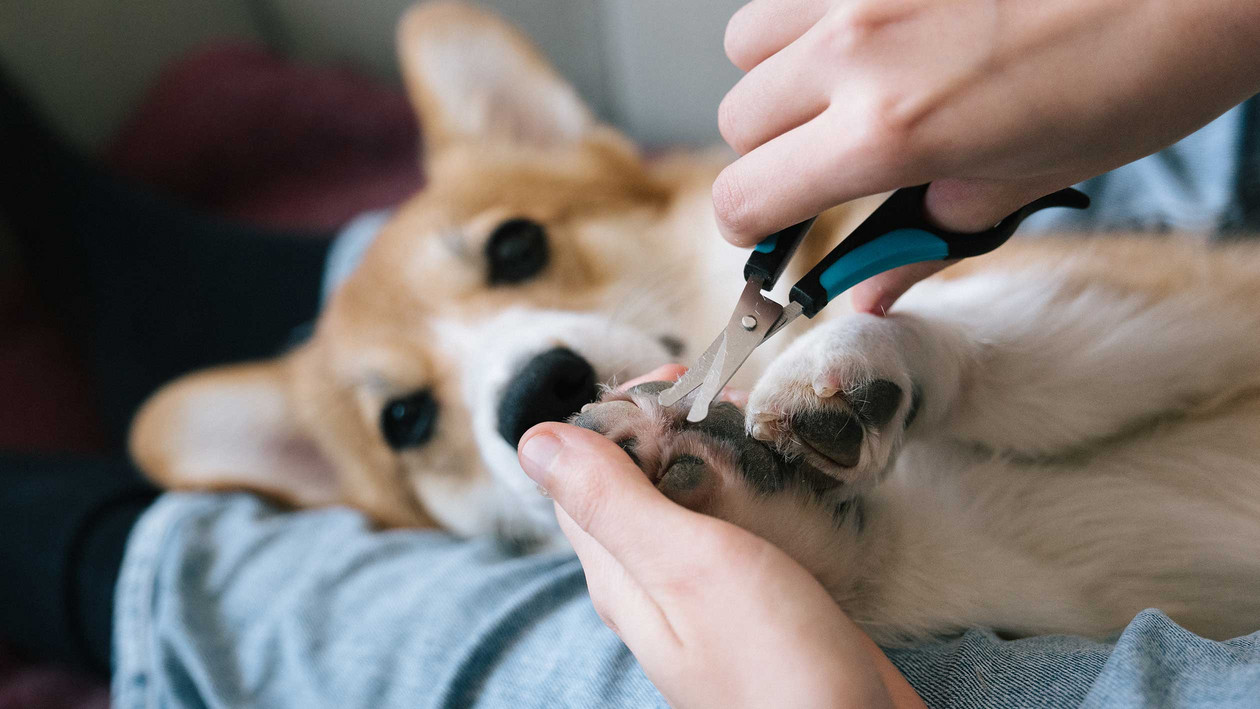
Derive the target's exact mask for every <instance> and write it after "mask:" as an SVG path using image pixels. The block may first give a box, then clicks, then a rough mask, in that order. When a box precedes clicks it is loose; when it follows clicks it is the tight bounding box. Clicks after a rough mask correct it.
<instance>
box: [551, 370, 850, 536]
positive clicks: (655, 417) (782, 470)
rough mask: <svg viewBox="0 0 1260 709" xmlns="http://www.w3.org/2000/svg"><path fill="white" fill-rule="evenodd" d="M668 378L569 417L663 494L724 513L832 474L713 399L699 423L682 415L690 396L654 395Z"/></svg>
mask: <svg viewBox="0 0 1260 709" xmlns="http://www.w3.org/2000/svg"><path fill="white" fill-rule="evenodd" d="M669 386H670V383H669V382H648V383H646V384H640V385H639V386H637V387H634V388H632V389H630V390H628V391H625V392H609V393H607V394H605V396H604V397H603V399H601V401H599V402H597V403H594V404H587V406H586V407H585V408H583V410H582V412H581V413H580V414H578V415H577V416H575V417H574V418H573V419H572V423H573V424H574V425H577V426H581V427H583V428H586V429H590V430H592V431H595V432H597V433H599V434H601V435H603V436H604V437H606V438H608V439H610V440H612V441H614V442H616V443H617V445H619V446H621V448H622V449H623V450H624V451H625V452H626V454H627V455H629V456H630V458H631V460H633V461H634V462H635V464H636V465H638V466H639V467H640V468H641V469H642V470H643V472H644V473H645V474H646V475H647V476H648V479H650V480H651V481H652V482H653V484H655V485H656V487H657V489H659V490H660V491H661V492H662V493H664V494H665V496H667V497H669V498H670V499H671V500H674V501H675V502H677V503H678V504H680V505H683V506H684V507H687V508H690V509H693V510H696V511H698V512H703V513H705V514H709V515H713V516H715V517H722V518H725V519H733V518H734V517H738V516H740V515H736V514H735V510H736V508H740V509H742V508H744V507H746V506H747V504H748V503H749V502H750V501H751V500H753V499H755V498H757V497H765V496H770V495H774V494H775V493H779V492H783V491H784V490H788V489H792V490H794V491H802V490H803V491H808V492H810V493H812V494H815V495H819V496H822V495H825V493H827V492H828V491H829V490H830V489H831V488H834V487H836V486H837V484H838V483H837V481H836V480H834V479H832V478H830V477H828V476H826V475H823V474H821V473H819V472H818V471H816V470H814V469H813V468H812V467H810V466H809V465H808V464H806V463H805V462H804V461H793V460H789V459H788V458H786V457H785V456H783V455H781V454H779V453H778V452H777V451H776V450H775V449H774V448H773V447H772V446H769V445H767V444H765V443H763V442H761V441H758V440H756V439H754V438H751V437H750V436H748V435H747V433H746V432H745V430H744V413H743V412H742V411H741V410H740V409H739V408H737V407H736V406H735V405H733V404H731V403H729V402H724V401H722V402H717V403H715V404H713V406H711V407H710V409H709V415H708V417H707V418H705V420H703V421H701V422H699V423H690V422H688V421H687V420H686V415H687V410H688V409H689V408H690V404H691V399H690V398H688V399H686V400H684V401H683V402H679V403H678V404H676V405H674V406H673V407H664V406H661V405H660V404H659V403H658V402H657V395H658V394H659V393H660V392H661V391H663V390H665V389H666V388H668V387H669Z"/></svg>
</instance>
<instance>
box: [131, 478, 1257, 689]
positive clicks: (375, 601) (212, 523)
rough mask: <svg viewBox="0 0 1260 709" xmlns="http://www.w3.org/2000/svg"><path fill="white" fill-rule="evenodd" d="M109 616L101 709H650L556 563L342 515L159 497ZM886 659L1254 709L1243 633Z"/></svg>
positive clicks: (959, 676) (958, 675)
mask: <svg viewBox="0 0 1260 709" xmlns="http://www.w3.org/2000/svg"><path fill="white" fill-rule="evenodd" d="M117 603H118V605H117V613H116V622H115V668H114V681H113V700H114V706H115V707H116V708H117V709H138V708H140V707H212V708H219V707H221V708H224V709H228V708H231V709H236V708H239V707H269V708H275V709H283V708H285V707H294V708H295V709H299V708H300V709H310V708H316V707H336V708H337V709H356V708H360V707H361V708H363V709H393V708H395V707H397V708H399V709H401V708H403V707H407V708H408V709H411V708H414V707H511V708H513V709H517V708H529V707H582V708H586V707H663V706H666V704H665V701H664V700H663V699H662V698H661V696H660V695H659V694H658V693H657V691H656V690H655V688H653V686H652V684H651V683H650V682H649V681H648V680H647V678H646V677H645V676H644V674H643V672H642V670H641V669H640V668H639V666H638V664H637V663H636V661H635V660H634V657H633V656H632V655H631V654H630V653H629V651H628V650H626V648H625V646H623V645H622V644H621V642H620V641H619V640H618V639H617V637H616V636H615V635H613V633H612V632H611V631H609V630H608V629H607V628H605V627H604V625H603V624H602V623H601V622H600V620H599V618H598V616H597V615H596V614H595V611H594V609H593V608H592V607H591V604H590V600H589V597H588V596H587V594H586V586H585V580H584V578H583V575H582V569H581V566H580V565H579V564H578V562H577V559H576V558H575V557H574V556H572V555H571V554H569V553H549V554H540V555H533V556H523V557H522V556H513V555H512V554H510V553H508V552H506V551H504V550H502V549H499V548H497V547H496V545H495V544H494V543H493V542H491V541H489V540H477V541H459V540H456V539H453V538H451V537H449V536H447V535H446V534H444V533H441V532H434V531H411V530H395V531H385V532H381V531H373V530H372V529H371V527H370V526H369V525H368V524H367V523H366V521H365V520H364V519H363V518H362V517H361V516H360V515H359V514H358V513H356V512H353V511H350V510H345V509H337V508H333V509H325V510H316V511H306V512H282V511H279V510H276V509H273V508H271V507H269V506H268V505H267V504H266V503H264V502H262V501H260V500H259V499H257V498H255V497H252V496H250V495H244V494H186V493H177V494H168V495H165V496H163V497H162V498H160V499H159V501H158V502H157V503H156V504H155V505H154V507H153V508H152V509H150V510H149V511H148V512H146V513H145V515H144V516H143V517H142V518H141V520H140V522H139V523H138V524H137V527H136V530H135V531H134V532H133V534H132V537H131V540H130V542H129V547H128V550H127V554H126V557H125V560H124V565H123V570H122V574H121V577H120V579H119V583H118V601H117ZM890 657H891V658H892V660H893V662H894V663H895V664H896V665H897V666H898V668H900V669H901V671H902V672H903V673H904V674H905V675H906V677H907V678H908V679H909V680H910V682H911V684H913V685H914V687H915V689H916V690H918V692H919V693H920V694H921V695H922V696H923V697H924V699H925V700H926V701H927V702H928V705H929V706H933V707H993V708H1000V707H1076V706H1081V705H1082V704H1084V705H1085V706H1091V707H1115V706H1180V707H1255V706H1257V703H1258V702H1260V633H1257V634H1255V635H1251V636H1248V637H1246V638H1240V639H1238V640H1234V641H1231V642H1224V643H1221V642H1212V641H1208V640H1204V639H1202V638H1198V637H1196V636H1194V635H1192V634H1190V633H1188V632H1186V631H1185V630H1183V629H1181V628H1179V627H1178V626H1177V625H1175V624H1174V623H1172V622H1171V621H1170V620H1169V619H1168V618H1167V617H1165V616H1164V615H1163V614H1161V613H1159V612H1158V611H1146V612H1143V613H1142V614H1140V615H1138V616H1137V618H1136V619H1135V620H1134V621H1133V623H1132V624H1131V625H1130V626H1129V627H1128V628H1127V629H1126V630H1125V631H1124V634H1123V635H1121V636H1120V638H1119V639H1118V641H1117V642H1115V643H1100V642H1094V641H1090V640H1086V639H1082V638H1071V637H1040V638H1029V639H1023V640H1015V641H1005V640H1001V639H999V638H997V637H996V636H995V635H993V634H992V633H990V632H987V631H981V630H974V631H970V632H968V633H967V634H965V635H963V636H962V637H959V638H955V639H952V640H948V641H943V642H939V643H933V644H930V645H926V646H923V647H918V648H914V649H899V650H893V651H890Z"/></svg>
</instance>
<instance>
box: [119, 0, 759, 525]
mask: <svg viewBox="0 0 1260 709" xmlns="http://www.w3.org/2000/svg"><path fill="white" fill-rule="evenodd" d="M399 46H400V54H401V58H402V63H403V68H404V76H405V78H406V82H407V86H408V90H409V92H410V94H411V96H412V99H413V102H414V104H415V107H416V109H417V112H418V114H419V117H420V121H421V125H422V128H423V131H424V135H425V145H426V149H425V159H424V162H425V171H426V173H427V175H428V186H427V187H426V188H425V189H424V190H423V191H422V192H421V193H420V194H419V195H417V196H416V197H415V198H413V199H412V200H410V201H409V202H407V203H406V204H404V205H402V206H401V207H400V208H399V209H398V211H397V212H396V214H395V215H394V217H393V218H392V220H391V222H390V223H389V224H388V225H387V226H386V227H385V229H384V230H383V232H382V233H381V234H380V235H379V236H378V237H377V239H376V241H375V242H374V243H373V245H372V246H371V248H370V249H369V250H368V252H367V253H366V254H365V256H364V258H363V261H362V262H361V264H360V265H359V267H358V268H357V270H356V271H355V272H354V274H353V275H352V276H350V277H349V279H348V280H347V281H346V282H345V283H344V284H343V285H342V286H341V287H340V288H339V289H338V290H337V292H336V293H335V295H334V296H333V297H332V299H331V300H330V302H329V303H328V305H327V307H326V309H325V311H324V313H323V314H322V316H321V318H320V320H319V323H318V326H317V327H316V330H315V334H314V336H313V337H312V338H311V340H310V341H309V342H307V343H306V344H304V345H302V346H301V347H299V348H297V349H295V350H294V351H292V352H290V353H288V354H286V355H284V356H281V357H279V358H277V359H275V360H273V361H268V362H261V363H254V364H248V365H240V366H233V367H225V368H220V369H217V370H212V371H208V372H203V373H198V374H194V375H191V376H189V377H185V378H183V379H181V380H178V381H176V382H174V383H173V384H171V385H168V386H167V387H166V388H164V389H163V390H162V391H160V392H159V393H158V394H157V395H156V396H154V398H153V399H152V400H150V401H149V402H148V403H147V404H146V406H145V408H144V409H143V410H142V412H141V414H140V415H139V417H138V418H137V421H136V423H135V425H134V427H133V433H132V450H133V453H134V455H135V456H136V458H137V460H138V461H139V462H140V464H141V466H142V467H143V468H144V469H145V470H146V471H147V472H148V473H149V474H150V475H152V476H153V477H154V478H155V479H157V480H158V481H159V482H161V483H163V484H165V485H167V486H169V487H176V488H195V489H222V488H246V489H252V490H257V491H261V492H264V493H268V494H270V495H272V496H275V497H279V498H281V499H283V500H286V501H288V502H291V503H293V504H296V505H300V506H314V505H322V504H329V503H336V502H344V503H348V504H351V505H355V506H357V507H360V508H361V509H363V510H365V511H367V512H368V513H370V514H371V515H372V516H374V517H375V518H376V519H377V520H379V521H380V522H382V523H385V524H389V525H419V524H433V523H436V524H440V525H442V526H445V527H448V528H450V529H452V530H454V531H456V532H460V533H469V534H471V533H479V532H485V531H495V530H497V531H506V532H508V533H509V534H511V535H513V536H519V535H537V534H538V533H540V532H541V533H546V532H547V531H548V530H549V529H551V528H552V527H553V526H554V517H553V515H552V514H551V508H550V505H549V503H547V502H546V501H545V500H544V499H542V498H541V497H540V496H539V495H538V494H537V492H536V490H535V489H534V488H533V485H532V484H531V483H530V482H529V480H528V478H526V477H525V476H524V475H523V474H522V473H521V471H520V469H519V467H518V464H517V459H516V453H515V446H516V443H517V440H518V439H519V438H520V436H521V434H522V433H523V432H524V431H525V430H526V429H527V428H528V427H529V426H531V425H533V424H535V423H538V422H541V421H548V420H562V419H564V418H566V417H568V416H570V415H571V414H573V413H575V412H576V411H577V410H578V409H579V408H580V407H581V406H582V405H583V404H585V403H587V402H588V401H591V400H593V399H594V398H596V396H597V391H596V387H597V385H598V384H600V383H603V382H609V381H612V380H614V379H617V378H625V377H627V376H632V375H637V374H641V373H642V372H644V371H647V370H649V369H651V368H652V367H654V366H656V365H659V364H662V363H664V362H667V361H671V360H673V359H677V358H678V357H679V356H684V355H686V354H687V353H694V352H696V351H698V348H697V338H700V339H703V338H704V336H705V335H708V336H712V334H713V333H712V332H709V331H707V330H705V328H701V327H695V326H693V325H697V324H698V319H699V317H698V314H697V313H696V311H695V307H696V299H697V298H699V297H700V294H697V293H691V292H688V288H687V285H686V284H687V283H689V282H693V281H696V280H700V279H698V277H697V275H696V273H695V264H694V261H695V257H694V256H693V255H689V253H688V252H689V249H691V248H693V246H692V245H693V244H695V243H696V242H698V241H702V240H709V241H711V242H712V241H716V239H717V237H716V236H715V235H713V234H712V232H711V226H710V227H709V229H710V233H696V232H697V230H698V229H701V228H702V227H703V226H704V225H707V224H709V223H710V220H709V214H708V206H707V201H706V200H704V199H703V196H704V195H706V194H707V188H706V189H702V190H701V191H700V192H698V193H697V198H696V199H692V200H691V201H692V202H694V204H691V203H689V202H687V199H685V198H684V197H682V196H681V195H682V192H684V191H685V190H684V184H690V185H694V184H697V182H698V183H699V184H702V185H704V184H705V183H704V181H703V180H699V181H697V180H695V179H689V178H687V177H685V176H683V173H685V172H686V170H680V169H676V168H662V167H658V166H651V167H649V166H648V165H647V164H646V163H645V162H644V161H643V160H642V159H641V158H640V156H639V155H638V153H637V152H636V150H635V149H634V147H633V146H631V145H630V144H629V142H628V141H627V140H625V139H624V138H623V137H622V136H621V135H619V134H618V133H616V132H615V131H613V130H611V129H610V128H608V127H606V126H602V125H600V124H599V123H597V122H596V121H595V120H594V119H593V117H592V115H591V113H590V111H589V110H588V109H587V107H586V106H585V105H584V104H583V103H582V102H581V100H580V99H579V98H578V96H577V95H576V93H575V92H574V91H573V89H572V88H571V87H570V86H569V85H567V84H566V83H565V82H564V81H563V80H561V79H560V78H559V76H558V75H557V74H556V73H555V72H554V71H553V69H552V68H551V67H550V66H548V65H547V63H546V62H545V61H544V60H543V59H542V58H541V56H540V54H539V53H538V52H537V51H536V50H535V49H534V48H533V47H532V46H531V45H530V44H529V43H528V42H527V41H526V40H525V39H524V38H523V37H522V36H521V35H520V34H518V33H517V32H516V31H515V30H513V29H512V28H510V27H509V26H507V25H506V24H504V23H502V22H501V21H499V20H498V19H497V18H494V17H493V16H490V15H488V14H486V13H484V12H481V11H478V10H474V9H472V8H469V7H466V6H462V5H452V4H440V5H426V6H422V7H420V8H417V9H414V10H412V11H411V12H410V13H409V14H408V15H406V16H405V17H404V18H403V20H402V23H401V25H400V29H399ZM693 178H694V176H693ZM709 180H710V181H711V175H710V177H709ZM706 187H707V185H706ZM689 205H690V206H689ZM710 248H711V247H710ZM727 274H728V278H727V281H730V282H729V283H727V285H729V286H730V287H731V290H730V292H727V291H726V290H724V291H722V292H721V293H720V294H710V296H709V298H718V297H721V299H722V302H723V303H724V304H726V305H727V306H728V307H729V303H731V302H734V296H735V292H736V290H737V289H738V285H739V284H738V283H737V282H735V281H736V278H737V274H738V265H737V262H736V265H732V266H730V267H729V271H727ZM719 319H720V316H718V318H714V317H713V316H712V314H711V313H706V317H705V318H704V323H705V325H708V326H710V327H713V326H714V325H713V324H714V323H717V322H719ZM704 344H707V343H703V342H701V343H699V347H703V345H704Z"/></svg>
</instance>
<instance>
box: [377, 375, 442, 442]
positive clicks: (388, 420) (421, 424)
mask: <svg viewBox="0 0 1260 709" xmlns="http://www.w3.org/2000/svg"><path fill="white" fill-rule="evenodd" d="M437 413H438V408H437V402H436V401H434V400H433V394H431V393H430V392H429V391H428V390H427V389H425V390H421V391H418V392H416V393H414V394H409V395H407V396H403V397H399V398H397V399H394V400H392V401H390V402H389V403H387V404H385V408H384V409H382V410H381V434H382V435H384V436H385V442H386V443H388V444H389V447H390V448H393V449H394V450H396V451H400V450H404V449H407V448H414V447H416V446H418V445H421V444H423V443H425V442H426V441H428V440H429V438H430V437H432V436H433V429H434V426H435V425H436V424H437Z"/></svg>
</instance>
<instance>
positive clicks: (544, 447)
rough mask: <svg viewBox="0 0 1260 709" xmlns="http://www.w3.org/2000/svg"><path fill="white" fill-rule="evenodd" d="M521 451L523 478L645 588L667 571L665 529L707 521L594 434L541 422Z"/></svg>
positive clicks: (626, 456)
mask: <svg viewBox="0 0 1260 709" xmlns="http://www.w3.org/2000/svg"><path fill="white" fill-rule="evenodd" d="M519 453H520V461H521V467H522V468H523V469H524V470H525V473H526V474H527V475H529V477H530V478H531V479H533V480H534V482H536V483H538V485H539V486H540V487H541V488H543V490H545V491H547V493H548V494H549V495H551V497H552V499H553V500H555V502H556V504H557V505H559V506H560V508H561V509H563V510H564V512H565V514H567V515H568V516H569V517H570V518H571V519H572V520H573V521H574V522H575V523H576V524H577V525H578V526H579V527H581V528H582V530H584V531H585V532H586V533H587V534H589V535H590V536H591V537H592V538H594V539H595V540H596V541H598V542H599V543H600V545H601V546H603V547H604V548H605V549H607V550H608V552H609V553H610V554H611V555H612V556H613V557H614V558H615V559H616V560H617V561H618V562H620V563H621V564H622V565H623V566H624V567H625V569H626V571H627V572H629V573H630V574H631V575H632V576H634V577H636V578H638V579H640V581H642V582H644V583H649V584H650V583H652V581H653V580H654V579H655V578H656V577H658V576H659V575H660V574H661V573H662V572H664V573H669V570H668V569H662V568H660V567H661V565H662V563H661V561H662V558H661V554H660V548H659V544H658V543H657V542H658V539H659V537H660V535H661V530H678V529H685V528H687V527H688V526H695V525H696V524H697V523H700V521H701V520H706V519H708V518H705V517H703V516H702V515H699V514H698V513H695V512H691V511H689V510H687V509H684V508H682V507H680V506H678V505H677V504H675V503H673V502H671V501H670V500H669V499H668V498H666V497H665V496H664V495H662V494H661V493H660V492H659V491H658V490H657V489H656V488H655V487H654V486H653V485H652V482H651V481H650V480H648V478H647V476H646V475H644V474H643V471H642V470H640V469H639V467H638V466H636V465H635V464H634V462H633V461H632V460H630V457H629V456H628V455H626V453H625V451H623V450H621V448H620V447H618V446H617V444H616V443H613V442H612V441H610V440H608V439H607V438H604V437H603V436H601V435H599V434H598V433H595V432H594V431H588V430H586V429H583V428H578V427H576V426H569V425H567V424H562V423H543V424H539V425H537V426H535V427H533V428H531V429H530V430H529V431H526V432H525V435H524V436H523V437H522V438H521V443H520V448H519Z"/></svg>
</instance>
